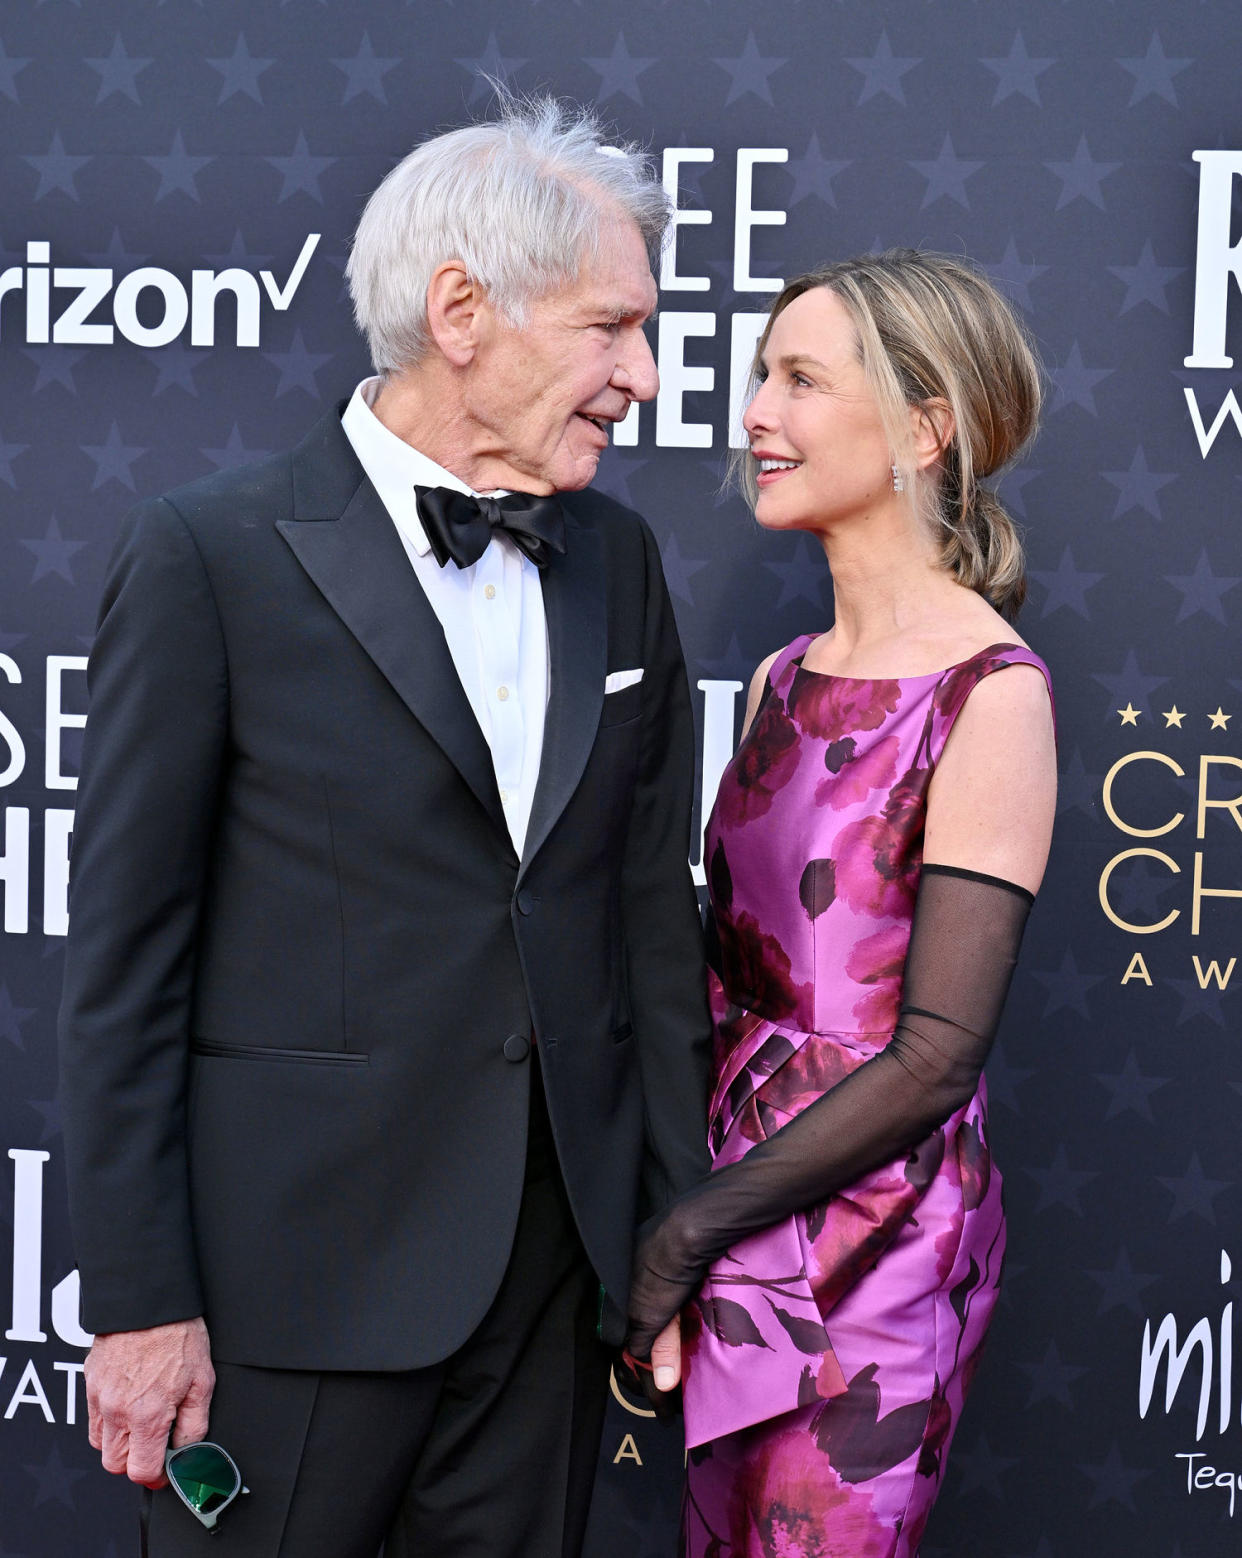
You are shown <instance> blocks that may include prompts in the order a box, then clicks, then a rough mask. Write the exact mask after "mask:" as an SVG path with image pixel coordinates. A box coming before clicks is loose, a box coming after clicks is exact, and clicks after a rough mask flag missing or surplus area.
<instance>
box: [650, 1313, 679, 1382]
mask: <svg viewBox="0 0 1242 1558" xmlns="http://www.w3.org/2000/svg"><path fill="white" fill-rule="evenodd" d="M651 1375H652V1379H653V1380H654V1381H655V1387H656V1389H657V1390H662V1391H668V1390H676V1389H677V1387H678V1385H679V1384H680V1383H681V1316H680V1315H674V1316H673V1318H672V1319H671V1320H670V1321H669V1323H668V1324H667V1325H666V1326H665V1327H664V1329H663V1330H662V1331H661V1332H660V1334H659V1336H657V1337H656V1339H655V1341H654V1342H652V1344H651Z"/></svg>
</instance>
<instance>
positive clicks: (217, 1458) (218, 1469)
mask: <svg viewBox="0 0 1242 1558" xmlns="http://www.w3.org/2000/svg"><path fill="white" fill-rule="evenodd" d="M164 1471H165V1473H166V1475H167V1477H168V1481H169V1483H170V1484H171V1486H172V1489H173V1492H174V1493H175V1494H176V1495H177V1497H178V1498H179V1499H180V1500H181V1502H182V1503H183V1504H184V1505H185V1507H186V1508H187V1509H188V1510H189V1511H190V1513H191V1514H192V1515H193V1516H194V1518H195V1519H196V1520H198V1521H200V1522H201V1523H202V1524H203V1525H205V1526H206V1527H207V1529H208V1530H209V1531H214V1530H215V1529H216V1521H217V1520H219V1518H220V1516H221V1515H222V1514H223V1512H224V1511H225V1510H226V1509H227V1508H228V1507H229V1505H230V1504H231V1503H232V1502H233V1500H234V1499H235V1498H236V1497H237V1495H238V1494H239V1493H249V1492H250V1489H249V1488H245V1487H243V1486H242V1479H241V1472H239V1471H238V1469H237V1462H236V1461H235V1460H234V1459H233V1457H232V1456H231V1455H230V1454H229V1453H228V1451H227V1450H222V1449H221V1448H220V1446H219V1445H218V1444H211V1443H210V1442H209V1441H208V1440H206V1439H203V1440H200V1441H199V1442H198V1443H197V1444H183V1445H182V1446H181V1447H180V1448H179V1449H176V1450H173V1449H169V1450H168V1451H167V1453H166V1454H165V1456H164Z"/></svg>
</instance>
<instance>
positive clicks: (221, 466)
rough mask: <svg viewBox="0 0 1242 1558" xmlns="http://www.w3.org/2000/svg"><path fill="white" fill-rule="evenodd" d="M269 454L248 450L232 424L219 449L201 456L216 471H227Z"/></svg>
mask: <svg viewBox="0 0 1242 1558" xmlns="http://www.w3.org/2000/svg"><path fill="white" fill-rule="evenodd" d="M277 366H279V364H277ZM271 452H272V451H271V450H270V449H248V448H247V447H246V445H245V442H244V441H243V439H242V435H241V429H240V428H239V427H238V426H237V423H236V422H234V423H233V427H232V430H231V431H230V433H229V436H228V437H227V438H226V439H225V440H224V443H223V444H222V445H221V446H220V448H218V449H204V450H203V451H202V454H203V455H204V457H205V458H206V459H208V460H210V461H211V463H212V465H214V466H215V468H216V470H218V471H229V470H232V469H233V468H234V467H235V466H238V465H250V464H252V463H253V462H254V461H255V460H262V459H265V458H266V457H267V456H268V455H269V454H271Z"/></svg>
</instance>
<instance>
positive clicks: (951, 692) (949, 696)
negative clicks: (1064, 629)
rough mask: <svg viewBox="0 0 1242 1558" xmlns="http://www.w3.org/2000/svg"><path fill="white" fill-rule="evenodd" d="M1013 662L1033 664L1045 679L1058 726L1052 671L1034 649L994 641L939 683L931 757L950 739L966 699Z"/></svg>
mask: <svg viewBox="0 0 1242 1558" xmlns="http://www.w3.org/2000/svg"><path fill="white" fill-rule="evenodd" d="M1011 665H1033V666H1034V667H1035V669H1036V670H1037V671H1039V672H1040V673H1041V674H1042V675H1043V678H1044V681H1045V683H1046V684H1047V687H1048V698H1049V700H1050V701H1051V703H1052V719H1053V727H1054V729H1055V726H1056V700H1055V698H1054V696H1053V691H1052V673H1051V672H1050V671H1049V670H1048V667H1047V666H1046V665H1045V664H1044V662H1043V661H1042V660H1041V659H1040V658H1039V656H1038V655H1037V654H1036V653H1035V651H1034V650H1032V649H1027V648H1025V647H1024V646H1023V645H1021V644H991V645H989V646H988V648H987V649H981V650H979V652H978V653H977V654H973V655H971V657H970V659H969V660H963V661H962V663H961V664H960V665H955V666H953V667H951V668H950V669H949V670H947V671H946V672H945V673H944V675H943V676H942V677H941V678H940V680H939V682H937V684H936V695H935V702H934V710H933V712H934V729H933V732H932V743H931V745H932V756H933V758H939V756H940V753H941V752H942V751H943V750H944V744H945V742H946V741H947V740H948V738H949V732H950V731H951V730H952V729H953V725H954V722H955V721H956V719H957V717H958V715H959V714H960V713H961V712H962V706H963V705H964V704H965V702H966V699H967V698H968V697H969V696H970V694H971V693H972V692H973V691H974V689H975V688H976V687H977V686H978V685H979V683H980V682H981V681H982V680H983V679H984V677H985V676H991V675H992V674H993V672H995V671H1003V670H1006V669H1007V668H1008V667H1009V666H1011Z"/></svg>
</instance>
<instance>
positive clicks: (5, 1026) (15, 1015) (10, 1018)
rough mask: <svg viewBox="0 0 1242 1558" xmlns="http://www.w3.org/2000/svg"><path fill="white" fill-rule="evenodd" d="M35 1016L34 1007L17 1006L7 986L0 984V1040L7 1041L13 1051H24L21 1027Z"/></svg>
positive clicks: (35, 1009) (24, 1044) (36, 1011)
mask: <svg viewBox="0 0 1242 1558" xmlns="http://www.w3.org/2000/svg"><path fill="white" fill-rule="evenodd" d="M37 1014H38V1007H36V1006H18V1005H17V1003H16V1002H15V1001H14V999H13V997H12V996H11V995H10V994H9V987H8V985H7V984H4V983H2V982H0V1039H7V1040H8V1042H9V1043H10V1044H11V1045H12V1046H13V1048H14V1049H25V1047H26V1041H25V1037H24V1036H23V1034H22V1027H23V1025H24V1024H25V1023H28V1022H29V1021H30V1019H31V1018H32V1017H34V1016H36V1015H37Z"/></svg>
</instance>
